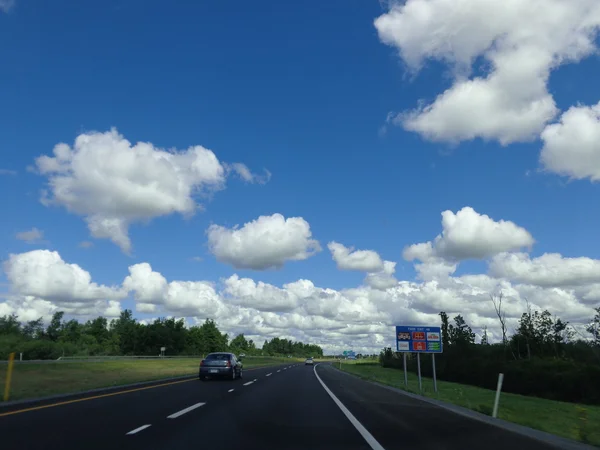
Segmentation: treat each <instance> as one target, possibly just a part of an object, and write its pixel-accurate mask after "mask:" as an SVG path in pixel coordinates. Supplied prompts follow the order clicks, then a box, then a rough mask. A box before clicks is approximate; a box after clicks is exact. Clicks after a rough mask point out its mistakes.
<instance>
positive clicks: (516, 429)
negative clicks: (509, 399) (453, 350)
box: [328, 364, 596, 450]
mask: <svg viewBox="0 0 600 450" xmlns="http://www.w3.org/2000/svg"><path fill="white" fill-rule="evenodd" d="M328 366H329V367H331V368H332V369H333V370H335V371H336V372H337V373H339V374H343V375H346V376H348V377H351V378H354V379H357V380H361V381H363V382H365V383H369V384H372V385H375V386H379V387H381V388H384V389H387V390H389V391H392V392H395V393H397V394H401V395H404V396H407V397H410V398H413V399H415V400H420V401H422V402H425V403H429V404H431V405H434V406H437V407H439V408H443V409H445V410H448V411H451V412H453V413H455V414H459V415H461V416H464V417H467V418H470V419H473V420H477V421H479V422H483V423H486V424H488V425H492V426H495V427H497V428H500V429H503V430H506V431H510V432H512V433H516V434H519V435H521V436H524V437H528V438H531V439H535V440H536V441H538V442H543V443H546V444H549V445H553V446H557V447H558V448H561V449H564V450H593V449H595V448H596V447H593V446H591V445H587V444H583V443H580V442H577V441H573V440H571V439H567V438H564V437H561V436H556V435H554V434H551V433H546V432H544V431H540V430H536V429H534V428H529V427H526V426H523V425H519V424H516V423H512V422H508V421H505V420H502V419H494V418H493V417H490V416H487V415H485V414H482V413H479V412H477V411H473V410H471V409H468V408H464V407H462V406H457V405H453V404H452V403H447V402H444V401H441V400H436V399H432V398H428V397H424V396H421V395H418V394H413V393H411V392H406V391H404V390H402V389H398V388H395V387H393V386H389V385H386V384H383V383H379V382H377V381H373V380H367V379H364V378H361V377H360V376H358V375H355V374H352V373H348V372H345V371H343V370H340V369H338V368H337V367H335V366H334V365H333V364H329V365H328Z"/></svg>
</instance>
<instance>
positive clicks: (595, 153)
mask: <svg viewBox="0 0 600 450" xmlns="http://www.w3.org/2000/svg"><path fill="white" fill-rule="evenodd" d="M541 138H542V141H543V142H544V146H543V147H542V151H541V154H540V162H541V163H542V166H543V167H544V169H546V170H548V171H550V172H555V173H557V174H560V175H566V176H568V177H570V178H573V179H584V178H589V179H590V180H591V181H599V180H600V103H597V104H596V105H593V106H573V107H571V108H569V109H568V110H567V111H566V112H565V113H564V114H563V115H562V116H561V118H560V121H559V122H558V123H554V124H551V125H548V126H547V127H546V128H545V129H544V131H543V132H542V134H541Z"/></svg>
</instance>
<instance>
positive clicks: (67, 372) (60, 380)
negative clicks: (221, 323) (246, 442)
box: [0, 357, 296, 405]
mask: <svg viewBox="0 0 600 450" xmlns="http://www.w3.org/2000/svg"><path fill="white" fill-rule="evenodd" d="M290 361H294V362H295V361H296V360H295V359H289V358H268V357H267V358H262V357H255V358H248V359H246V360H244V368H245V369H249V368H253V367H262V366H268V365H272V364H281V363H285V362H290ZM199 362H200V361H199V360H198V359H196V358H177V359H151V360H147V359H146V360H139V359H138V360H136V359H127V360H118V361H90V362H63V363H60V362H59V363H44V364H33V363H32V364H19V363H15V365H14V370H13V374H12V383H11V390H10V398H9V400H22V399H28V398H38V397H45V396H48V395H54V394H66V393H72V392H81V391H86V390H89V389H95V388H103V387H110V386H119V385H123V384H129V383H136V382H141V381H153V380H160V379H162V378H169V377H177V376H184V375H195V374H197V373H198V364H199ZM6 370H7V365H6V364H3V365H0V388H2V390H3V389H4V385H5V381H6ZM1 400H2V397H0V405H1V404H2V401H1Z"/></svg>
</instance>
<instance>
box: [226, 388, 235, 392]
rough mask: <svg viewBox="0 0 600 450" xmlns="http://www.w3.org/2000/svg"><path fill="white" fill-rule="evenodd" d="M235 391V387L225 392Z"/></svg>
mask: <svg viewBox="0 0 600 450" xmlns="http://www.w3.org/2000/svg"><path fill="white" fill-rule="evenodd" d="M233 391H235V389H229V390H228V391H227V392H233Z"/></svg>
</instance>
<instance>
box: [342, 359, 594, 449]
mask: <svg viewBox="0 0 600 450" xmlns="http://www.w3.org/2000/svg"><path fill="white" fill-rule="evenodd" d="M336 367H340V366H339V364H336ZM341 368H342V370H344V371H346V372H349V373H353V374H355V375H358V376H360V377H361V378H364V379H368V380H372V381H377V382H379V383H382V384H387V385H389V386H394V387H396V388H400V389H404V390H406V391H409V392H413V393H419V382H418V378H417V376H416V374H413V373H411V372H409V373H408V387H405V386H404V372H403V371H402V370H398V369H384V368H383V367H381V366H380V365H379V364H377V363H373V362H370V363H369V362H361V361H352V362H349V361H342V365H341ZM422 381H423V395H424V396H426V397H431V398H435V399H439V400H442V401H445V402H448V403H453V404H455V405H459V406H463V407H465V408H469V409H472V410H475V411H478V412H482V413H484V414H488V415H490V416H491V415H492V409H493V406H494V397H495V394H496V393H495V391H492V390H489V389H483V388H479V387H475V386H468V385H463V384H458V383H450V382H447V381H440V380H438V383H437V384H438V393H437V394H436V393H435V392H434V391H433V380H432V379H431V378H423V380H422ZM498 418H500V419H503V420H507V421H509V422H514V423H518V424H520V425H525V426H527V427H530V428H536V429H538V430H542V431H546V432H548V433H552V434H555V435H558V436H562V437H566V438H569V439H574V440H577V441H581V442H585V443H588V444H592V445H595V446H598V447H600V407H598V406H590V405H579V404H575V403H566V402H558V401H553V400H546V399H542V398H536V397H526V396H523V395H516V394H509V393H502V395H501V396H500V406H499V408H498Z"/></svg>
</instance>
